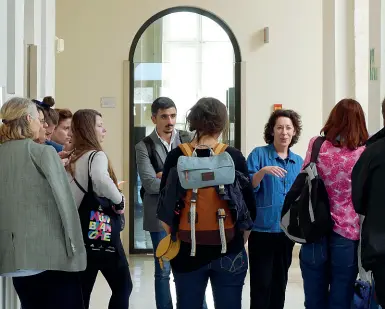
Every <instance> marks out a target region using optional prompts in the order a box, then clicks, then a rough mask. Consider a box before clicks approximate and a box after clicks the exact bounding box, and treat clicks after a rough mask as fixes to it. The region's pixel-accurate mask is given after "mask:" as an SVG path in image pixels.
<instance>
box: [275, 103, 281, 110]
mask: <svg viewBox="0 0 385 309" xmlns="http://www.w3.org/2000/svg"><path fill="white" fill-rule="evenodd" d="M278 109H282V104H274V105H273V110H274V111H276V110H278Z"/></svg>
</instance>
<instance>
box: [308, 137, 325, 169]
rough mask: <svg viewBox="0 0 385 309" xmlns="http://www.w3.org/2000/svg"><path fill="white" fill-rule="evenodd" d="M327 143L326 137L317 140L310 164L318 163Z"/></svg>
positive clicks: (312, 150)
mask: <svg viewBox="0 0 385 309" xmlns="http://www.w3.org/2000/svg"><path fill="white" fill-rule="evenodd" d="M325 141H326V138H325V137H324V136H318V137H317V138H316V140H315V141H314V143H313V147H312V149H311V158H310V162H312V163H317V160H318V155H319V152H320V150H321V146H322V144H323V143H324V142H325Z"/></svg>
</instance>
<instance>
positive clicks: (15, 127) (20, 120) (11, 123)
mask: <svg viewBox="0 0 385 309" xmlns="http://www.w3.org/2000/svg"><path fill="white" fill-rule="evenodd" d="M28 115H30V116H31V117H32V118H33V119H36V118H37V117H39V114H38V111H37V108H36V105H35V104H34V103H33V102H32V101H31V100H29V99H25V98H18V97H15V98H12V99H10V100H8V101H7V102H5V103H4V105H3V106H2V107H1V110H0V118H1V119H2V124H1V125H0V143H4V142H7V141H11V140H19V139H26V138H32V139H33V138H34V137H35V133H34V132H32V130H31V127H30V123H29V121H28V119H27V116H28Z"/></svg>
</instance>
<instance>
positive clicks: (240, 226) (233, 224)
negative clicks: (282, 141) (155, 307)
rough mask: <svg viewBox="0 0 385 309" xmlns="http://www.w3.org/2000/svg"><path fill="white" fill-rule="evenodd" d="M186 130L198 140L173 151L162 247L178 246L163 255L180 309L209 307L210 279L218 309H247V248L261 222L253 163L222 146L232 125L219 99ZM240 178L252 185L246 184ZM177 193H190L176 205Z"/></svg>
mask: <svg viewBox="0 0 385 309" xmlns="http://www.w3.org/2000/svg"><path fill="white" fill-rule="evenodd" d="M187 123H188V126H189V129H190V131H191V132H193V131H194V132H195V136H194V139H193V140H192V142H191V143H185V144H182V145H180V146H179V147H178V148H175V149H174V150H172V151H171V152H170V153H169V154H168V156H167V159H166V162H165V165H164V169H163V175H162V180H161V184H160V190H161V196H160V199H159V204H158V212H157V214H158V218H159V220H161V221H162V223H163V227H164V228H165V231H166V233H167V234H168V236H167V237H166V238H165V239H164V240H162V242H164V241H167V240H170V238H171V239H172V241H171V242H170V241H169V244H170V246H168V245H167V246H165V247H164V249H166V250H164V251H165V252H163V253H161V254H160V252H159V250H157V256H162V255H163V256H167V259H171V262H170V263H171V267H172V270H173V274H174V278H175V286H176V294H177V308H178V309H200V308H202V302H203V299H204V295H205V290H206V286H207V284H208V280H209V279H210V281H211V286H212V290H213V296H214V303H215V308H217V309H241V308H242V305H241V303H242V290H243V285H244V281H245V277H246V273H247V269H248V258H247V254H246V251H245V248H244V245H245V243H246V242H247V239H248V236H249V234H250V229H251V227H252V222H253V221H254V219H255V206H254V205H255V200H254V196H253V188H252V186H251V182H250V179H249V176H248V170H247V166H246V160H245V158H244V156H243V155H242V153H241V152H240V151H239V150H237V149H235V148H233V147H230V146H228V145H225V144H222V143H220V142H219V141H218V140H219V138H220V136H221V134H222V132H223V130H224V129H225V128H226V127H227V124H228V113H227V109H226V106H225V105H224V104H223V103H221V102H220V101H219V100H217V99H214V98H202V99H200V100H199V101H198V102H197V103H196V104H195V105H194V106H193V107H192V108H191V110H190V112H189V114H188V116H187ZM237 175H238V176H237ZM241 179H243V181H245V183H246V184H245V183H244V184H243V185H239V184H240V182H241V181H240V180H241ZM175 180H176V181H175ZM234 181H235V182H234ZM175 182H176V183H177V184H178V185H177V186H175ZM180 189H183V190H180ZM172 192H174V196H176V197H177V196H179V192H184V194H182V195H180V198H179V199H178V198H175V197H174V198H173V201H174V202H173V203H172V202H171V203H169V202H168V201H166V200H165V199H166V196H167V195H172ZM237 192H238V194H237ZM233 193H234V194H233ZM227 195H228V196H231V198H230V199H228V198H226V196H227ZM235 196H236V197H235ZM171 201H172V200H171ZM248 222H249V223H248ZM159 248H162V247H161V244H160V245H159ZM168 251H170V252H168Z"/></svg>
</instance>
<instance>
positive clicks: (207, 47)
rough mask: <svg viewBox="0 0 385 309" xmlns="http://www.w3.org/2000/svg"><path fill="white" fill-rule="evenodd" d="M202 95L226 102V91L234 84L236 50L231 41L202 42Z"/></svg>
mask: <svg viewBox="0 0 385 309" xmlns="http://www.w3.org/2000/svg"><path fill="white" fill-rule="evenodd" d="M202 60H203V61H202V93H201V95H202V96H211V97H215V98H217V99H219V100H220V101H221V102H223V103H225V102H226V91H227V90H228V88H230V87H233V86H234V51H233V48H232V45H231V43H230V42H210V43H208V42H205V43H204V44H202Z"/></svg>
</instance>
